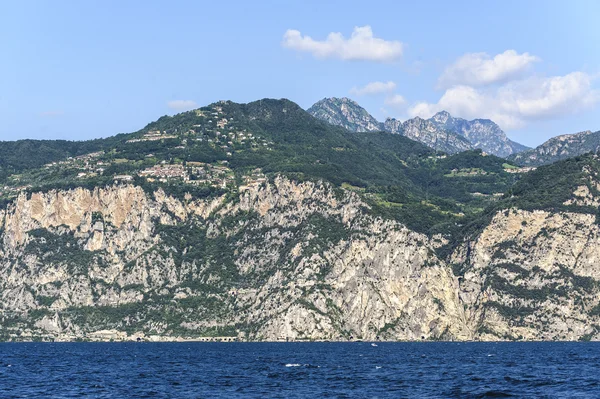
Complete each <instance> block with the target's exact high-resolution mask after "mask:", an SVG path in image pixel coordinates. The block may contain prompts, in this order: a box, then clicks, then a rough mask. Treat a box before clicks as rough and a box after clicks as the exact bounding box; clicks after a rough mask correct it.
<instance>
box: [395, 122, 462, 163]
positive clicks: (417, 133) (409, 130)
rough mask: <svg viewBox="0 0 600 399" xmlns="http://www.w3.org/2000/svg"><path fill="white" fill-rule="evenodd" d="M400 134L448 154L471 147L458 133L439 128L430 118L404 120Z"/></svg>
mask: <svg viewBox="0 0 600 399" xmlns="http://www.w3.org/2000/svg"><path fill="white" fill-rule="evenodd" d="M402 134H403V135H404V136H406V137H408V138H410V139H413V140H416V141H419V142H421V143H423V144H425V145H427V146H429V147H431V148H434V149H436V150H439V151H444V152H447V153H450V154H454V153H457V152H461V151H466V150H470V149H472V148H473V147H472V146H471V143H469V141H468V140H467V139H465V138H464V137H462V136H460V135H459V134H456V133H453V132H451V131H449V130H443V129H440V128H439V127H438V126H436V124H435V123H433V122H431V121H430V120H427V119H421V118H419V117H416V118H413V119H409V120H407V121H406V122H404V123H403V124H402Z"/></svg>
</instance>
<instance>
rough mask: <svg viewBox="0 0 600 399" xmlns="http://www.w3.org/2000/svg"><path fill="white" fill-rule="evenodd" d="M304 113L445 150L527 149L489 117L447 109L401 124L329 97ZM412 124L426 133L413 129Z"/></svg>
mask: <svg viewBox="0 0 600 399" xmlns="http://www.w3.org/2000/svg"><path fill="white" fill-rule="evenodd" d="M308 112H309V113H310V114H311V115H313V116H314V117H316V118H319V119H322V120H324V121H326V122H328V123H331V124H334V125H338V126H342V127H344V128H346V129H348V130H351V131H354V132H369V131H377V130H385V131H386V132H389V133H396V134H402V135H405V136H407V137H409V138H411V139H413V140H416V141H419V142H421V143H423V144H425V145H428V146H430V147H432V148H435V149H437V150H442V151H446V152H449V153H454V152H460V151H464V150H468V149H472V148H480V149H482V150H483V151H485V152H486V153H488V154H493V155H496V156H499V157H507V156H509V155H511V154H515V153H518V152H521V151H525V150H527V149H528V148H527V147H525V146H523V145H521V144H519V143H516V142H514V141H512V140H510V139H509V138H508V137H507V136H506V134H505V133H504V132H503V131H502V129H501V128H500V127H499V126H498V125H497V124H496V123H494V122H493V121H491V120H489V119H475V120H471V121H469V120H466V119H462V118H456V117H453V116H452V115H450V113H449V112H448V111H440V112H438V113H436V114H435V115H434V116H433V117H431V118H429V119H423V118H421V117H419V116H417V117H415V118H413V119H409V120H407V121H405V122H404V123H402V122H400V121H398V120H397V119H394V118H386V120H385V122H383V123H380V122H378V121H377V120H376V119H375V118H374V117H373V116H371V115H370V114H369V113H368V112H367V111H366V110H365V109H364V108H362V107H361V106H360V105H358V104H357V103H356V102H355V101H354V100H351V99H349V98H347V97H342V98H335V97H332V98H324V99H323V100H321V101H319V102H317V103H315V104H314V105H313V106H312V107H310V108H309V109H308ZM425 121H427V122H428V123H425ZM407 126H410V127H411V128H410V133H407ZM416 126H420V127H422V129H425V130H427V131H428V132H429V133H426V132H417V131H416V129H417V128H416ZM432 134H433V136H431V135H432ZM425 137H427V139H425ZM449 138H450V139H449Z"/></svg>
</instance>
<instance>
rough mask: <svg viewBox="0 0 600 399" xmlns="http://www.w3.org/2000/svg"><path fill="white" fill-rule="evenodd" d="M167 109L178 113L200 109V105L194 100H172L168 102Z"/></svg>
mask: <svg viewBox="0 0 600 399" xmlns="http://www.w3.org/2000/svg"><path fill="white" fill-rule="evenodd" d="M167 107H169V108H171V109H173V110H176V111H187V110H190V109H194V108H198V104H196V101H194V100H171V101H169V102H167Z"/></svg>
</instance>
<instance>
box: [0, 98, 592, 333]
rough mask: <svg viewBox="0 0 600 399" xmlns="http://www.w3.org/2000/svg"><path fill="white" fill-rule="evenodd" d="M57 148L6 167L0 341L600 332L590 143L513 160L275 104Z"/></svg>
mask: <svg viewBox="0 0 600 399" xmlns="http://www.w3.org/2000/svg"><path fill="white" fill-rule="evenodd" d="M43 144H45V145H46V144H47V146H46V147H47V148H50V149H52V150H51V151H48V152H49V153H50V154H51V155H49V156H50V157H51V158H52V160H50V161H48V162H47V163H46V164H44V165H41V166H35V165H29V164H28V162H27V159H24V160H22V161H21V162H16V161H11V162H10V164H9V167H7V172H6V175H5V176H0V179H1V180H0V187H2V189H1V191H2V193H1V194H0V198H1V199H2V201H1V202H0V298H2V300H1V301H0V312H1V313H2V318H0V340H14V341H18V340H20V341H23V340H25V341H26V340H98V341H108V340H137V339H138V338H139V339H143V340H151V341H161V340H186V339H195V340H297V341H299V340H357V339H362V340H377V339H380V340H542V339H544V340H590V339H594V340H597V339H600V328H599V327H598V326H599V325H600V310H599V309H600V299H599V298H598V295H597V292H598V290H599V289H600V269H599V268H598V265H599V264H600V244H598V243H599V242H600V240H598V237H600V227H599V224H598V222H597V214H598V206H599V205H600V194H599V193H600V180H599V178H598V176H600V160H599V159H598V157H597V156H595V155H590V154H588V155H585V156H580V157H575V158H572V159H568V160H565V161H559V162H557V163H555V164H552V165H549V166H543V167H540V168H538V169H537V170H535V171H532V172H529V173H509V172H508V171H511V172H514V171H515V170H516V171H517V172H519V170H518V169H515V168H514V167H513V166H511V165H508V164H506V160H503V159H501V158H498V157H495V156H493V155H485V154H483V153H482V152H481V151H473V150H470V151H464V152H461V153H459V154H456V155H451V156H445V155H440V154H439V153H436V152H435V151H433V150H431V149H429V148H428V147H426V146H424V145H422V144H420V143H418V142H416V141H413V140H411V139H409V138H407V137H404V136H401V135H399V134H390V133H386V132H349V131H347V130H346V129H343V128H341V127H337V126H333V125H330V124H328V123H326V122H323V121H321V120H319V119H317V118H314V117H312V116H311V115H310V114H309V113H307V112H306V111H304V110H302V109H301V108H300V107H298V106H297V105H296V104H294V103H293V102H291V101H288V100H272V99H263V100H259V101H255V102H252V103H248V104H236V103H233V102H230V101H224V102H218V103H214V104H211V105H209V106H206V107H202V108H200V109H197V110H193V111H189V112H184V113H181V114H177V115H174V116H164V117H161V118H160V119H158V120H157V121H155V122H152V123H150V124H148V125H147V126H146V127H144V128H143V129H141V130H139V131H137V132H133V133H130V134H127V135H122V136H115V137H113V138H108V139H106V141H102V142H100V143H93V145H92V143H89V142H81V143H79V144H77V147H76V148H75V149H70V150H68V151H67V150H65V151H66V152H65V153H63V154H60V153H57V152H56V151H54V149H56V147H57V145H55V144H53V143H51V142H49V143H43ZM21 145H23V144H18V143H17V144H15V143H14V142H0V153H1V152H2V151H5V150H4V148H20V147H19V146H21ZM88 145H89V147H87V146H88ZM15 146H16V147H15ZM23 148H24V149H23V150H22V154H23V156H29V157H34V156H35V154H29V155H27V154H28V152H27V151H28V150H27V148H29V147H28V146H25V147H23ZM86 148H87V149H90V150H93V151H92V152H89V153H83V154H80V151H82V150H83V149H86Z"/></svg>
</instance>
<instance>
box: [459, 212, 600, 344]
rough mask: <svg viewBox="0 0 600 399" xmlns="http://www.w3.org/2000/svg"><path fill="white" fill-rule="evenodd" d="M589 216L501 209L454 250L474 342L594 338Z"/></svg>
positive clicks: (594, 243) (596, 250)
mask: <svg viewBox="0 0 600 399" xmlns="http://www.w3.org/2000/svg"><path fill="white" fill-rule="evenodd" d="M599 233H600V230H599V226H598V224H597V223H596V222H595V216H594V215H590V214H580V213H572V212H560V213H552V212H546V211H523V210H517V209H512V210H505V211H501V212H498V213H497V214H496V215H495V216H494V217H493V219H492V221H491V222H490V224H489V225H488V226H486V227H485V229H484V230H483V231H482V232H481V233H480V234H479V235H478V236H477V237H476V238H475V240H474V241H472V242H470V243H467V244H465V245H464V246H462V247H461V248H460V250H458V251H457V252H456V253H455V254H454V256H453V259H452V261H453V262H454V263H455V265H457V268H459V269H462V271H461V272H462V273H463V277H462V278H461V283H460V286H461V294H460V296H461V301H462V302H464V304H465V307H466V309H467V317H468V320H469V323H470V324H469V325H470V326H471V328H473V329H475V328H476V329H477V334H478V335H479V336H480V337H481V339H491V340H494V339H550V340H557V339H558V340H577V339H582V338H583V339H592V338H593V339H598V337H599V335H600V328H599V327H598V326H599V325H600V317H599V316H600V314H599V313H600V312H598V309H600V307H599V300H600V298H599V296H598V287H599V283H598V282H599V281H600V266H599V265H600V234H599Z"/></svg>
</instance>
